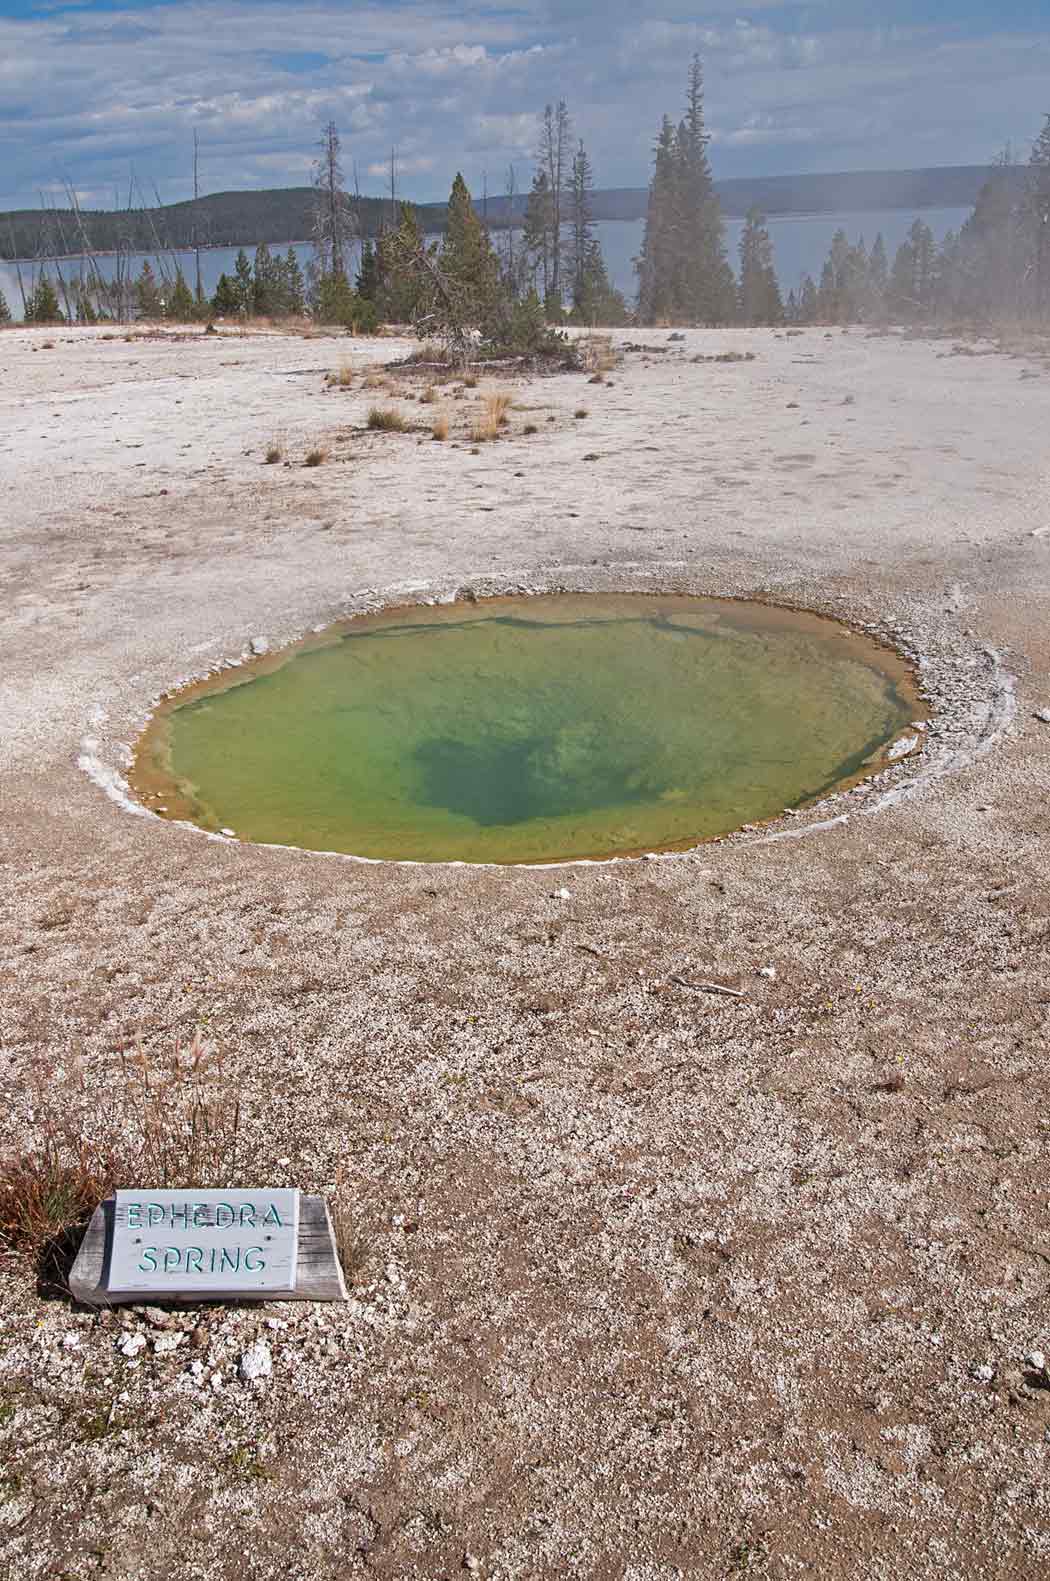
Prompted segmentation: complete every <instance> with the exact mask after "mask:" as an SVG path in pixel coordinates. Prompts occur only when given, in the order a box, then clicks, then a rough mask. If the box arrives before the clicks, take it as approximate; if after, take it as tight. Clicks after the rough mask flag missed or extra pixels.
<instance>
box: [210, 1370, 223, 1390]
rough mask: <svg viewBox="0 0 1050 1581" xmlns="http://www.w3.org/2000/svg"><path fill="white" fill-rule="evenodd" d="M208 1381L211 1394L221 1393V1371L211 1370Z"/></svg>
mask: <svg viewBox="0 0 1050 1581" xmlns="http://www.w3.org/2000/svg"><path fill="white" fill-rule="evenodd" d="M209 1381H210V1383H211V1392H212V1394H221V1393H222V1388H223V1384H222V1373H221V1372H213V1373H212V1375H211V1379H210V1380H209Z"/></svg>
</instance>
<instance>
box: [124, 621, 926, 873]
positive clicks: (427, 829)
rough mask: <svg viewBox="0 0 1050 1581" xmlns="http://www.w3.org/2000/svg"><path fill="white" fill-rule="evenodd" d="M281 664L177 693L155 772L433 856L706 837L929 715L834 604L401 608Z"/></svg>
mask: <svg viewBox="0 0 1050 1581" xmlns="http://www.w3.org/2000/svg"><path fill="white" fill-rule="evenodd" d="M268 665H269V667H268V668H266V669H265V670H264V673H257V674H254V675H252V676H250V677H249V678H246V679H242V680H240V681H239V682H235V683H233V684H231V683H230V682H229V680H228V678H227V679H226V680H225V681H224V682H223V683H222V685H221V687H215V686H207V687H205V688H202V689H198V692H197V694H196V695H194V696H193V697H192V700H190V701H185V702H182V703H181V704H180V703H179V701H178V699H175V700H174V703H173V705H172V706H171V707H169V708H166V709H165V710H162V712H161V714H160V715H159V716H158V719H157V721H156V722H155V724H154V726H153V727H152V729H151V731H150V733H149V735H148V737H147V739H146V742H145V745H144V749H143V751H142V752H141V753H140V757H139V768H140V770H141V772H140V773H138V774H137V775H136V778H137V780H138V782H139V783H140V784H141V783H142V782H143V781H144V780H149V781H150V782H151V784H152V786H153V787H154V793H156V787H157V786H158V785H160V786H162V787H166V788H165V789H164V791H163V795H164V798H165V799H166V800H167V801H168V803H169V809H170V811H171V813H173V814H175V815H178V816H183V817H190V818H192V819H193V820H194V821H195V822H197V823H199V824H201V825H202V826H203V827H205V828H209V829H218V828H231V829H233V830H235V831H236V833H237V834H238V835H239V836H240V837H241V838H242V839H248V840H254V841H262V842H272V843H276V844H282V845H296V846H304V847H307V848H309V849H313V850H325V851H343V852H349V853H353V854H355V855H359V856H366V857H379V858H394V859H398V858H400V859H405V858H411V859H415V860H419V861H465V862H542V861H551V860H559V859H566V858H573V857H609V856H615V855H617V854H626V853H630V852H637V851H640V850H652V849H659V848H665V849H666V848H670V847H674V846H684V845H690V844H693V843H695V842H697V841H699V840H703V839H706V838H710V837H711V836H714V835H718V834H723V833H725V832H726V831H728V830H730V829H733V828H737V827H739V825H740V824H742V823H745V822H755V821H760V820H762V819H764V818H769V817H773V816H775V815H776V814H777V813H779V812H780V811H782V809H783V808H785V807H793V806H798V805H800V804H802V803H804V802H807V801H810V800H812V799H813V798H815V797H817V796H819V795H821V794H823V793H825V792H826V791H828V790H829V789H830V788H832V787H833V786H835V785H837V784H839V783H841V782H843V781H848V780H849V779H850V778H851V777H855V776H857V775H858V774H862V773H863V772H865V768H864V765H865V762H866V760H868V759H869V758H870V757H871V755H872V754H873V753H877V751H878V749H879V748H880V747H882V746H884V745H885V744H886V743H887V742H889V741H891V740H892V739H893V738H894V737H896V736H898V735H899V734H900V732H901V731H902V729H903V728H904V727H905V726H906V724H907V723H908V721H909V720H910V719H912V718H914V716H915V711H916V702H915V696H914V692H913V691H912V690H911V689H910V687H909V684H908V683H909V676H908V672H907V670H906V668H905V666H904V664H903V663H902V662H901V661H900V660H898V659H897V658H896V657H895V656H892V655H889V654H887V653H885V652H884V651H883V650H881V649H879V648H878V647H877V646H876V645H875V644H874V643H870V642H868V641H867V640H866V639H864V638H862V637H859V636H858V635H857V634H855V633H853V632H850V631H848V630H847V629H846V628H844V627H841V626H838V625H836V624H835V623H834V622H831V621H825V620H821V619H819V618H817V617H814V616H808V615H801V614H796V613H794V612H792V611H787V610H783V609H774V608H769V607H767V606H765V605H761V604H746V603H737V602H733V601H728V600H715V599H696V598H687V597H659V596H650V595H642V594H633V595H632V594H620V595H571V596H570V595H559V596H557V597H546V598H531V599H519V600H509V599H497V600H492V601H490V602H488V603H482V604H478V605H463V604H457V605H454V606H445V607H443V608H441V609H410V610H400V611H393V612H389V613H387V614H385V615H383V616H378V617H369V618H367V619H362V620H358V621H352V622H349V623H348V624H346V625H344V626H343V627H341V628H338V629H333V630H332V631H331V632H329V633H326V634H324V635H323V636H322V638H320V639H319V640H316V641H314V642H312V643H309V644H305V645H303V646H301V647H299V648H298V649H295V650H290V653H289V655H288V656H286V657H284V658H283V659H282V658H281V657H280V656H279V657H278V658H277V660H276V661H273V660H271V661H268ZM164 771H167V777H165V772H164ZM172 780H174V785H173V784H172Z"/></svg>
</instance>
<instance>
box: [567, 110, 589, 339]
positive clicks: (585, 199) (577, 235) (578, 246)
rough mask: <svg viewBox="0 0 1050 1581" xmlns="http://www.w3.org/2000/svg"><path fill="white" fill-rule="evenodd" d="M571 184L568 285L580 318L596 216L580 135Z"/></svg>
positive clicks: (574, 307)
mask: <svg viewBox="0 0 1050 1581" xmlns="http://www.w3.org/2000/svg"><path fill="white" fill-rule="evenodd" d="M571 181H572V185H571V188H570V205H569V237H570V241H569V266H570V281H569V289H570V293H571V296H572V311H573V313H574V315H575V316H576V317H577V318H580V317H582V316H583V315H584V311H585V308H584V297H585V296H586V293H587V285H588V278H587V277H588V268H589V266H590V264H591V262H592V254H593V250H594V219H593V213H592V203H593V192H594V177H593V175H592V172H591V162H590V160H589V159H588V157H587V150H586V149H585V148H584V146H583V139H582V137H581V139H580V143H579V147H578V148H577V150H576V153H575V154H574V155H573V160H572V176H571ZM584 321H586V320H585V319H584Z"/></svg>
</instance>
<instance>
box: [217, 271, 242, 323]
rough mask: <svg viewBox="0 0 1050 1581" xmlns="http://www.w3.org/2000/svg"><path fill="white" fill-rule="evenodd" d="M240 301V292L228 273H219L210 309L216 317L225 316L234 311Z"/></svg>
mask: <svg viewBox="0 0 1050 1581" xmlns="http://www.w3.org/2000/svg"><path fill="white" fill-rule="evenodd" d="M240 301H241V298H240V293H239V292H238V290H237V287H236V286H235V285H234V283H233V281H232V280H231V279H230V277H229V275H228V274H221V275H220V276H219V280H218V284H217V285H216V287H215V295H214V296H213V297H212V299H211V310H212V312H213V313H214V314H215V316H216V318H226V317H228V316H229V315H230V314H231V313H236V311H237V309H238V307H239V306H240Z"/></svg>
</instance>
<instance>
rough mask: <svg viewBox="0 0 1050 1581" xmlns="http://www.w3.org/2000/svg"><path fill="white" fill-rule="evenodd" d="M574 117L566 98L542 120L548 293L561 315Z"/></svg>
mask: <svg viewBox="0 0 1050 1581" xmlns="http://www.w3.org/2000/svg"><path fill="white" fill-rule="evenodd" d="M571 139H572V120H571V118H570V116H569V110H568V106H567V105H566V103H565V100H564V99H561V100H559V102H558V104H557V106H554V105H550V104H548V105H547V106H546V108H545V109H544V111H543V118H542V121H541V123H540V147H539V163H540V166H541V168H542V169H543V171H544V174H545V175H546V178H547V192H548V195H549V199H550V230H549V244H548V281H547V289H546V292H545V296H546V297H547V298H548V299H549V300H551V302H552V305H553V306H554V307H555V308H556V309H557V312H558V314H559V316H560V312H561V307H562V223H563V219H564V198H565V188H566V178H567V177H568V174H569V161H570V154H569V145H570V142H571Z"/></svg>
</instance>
